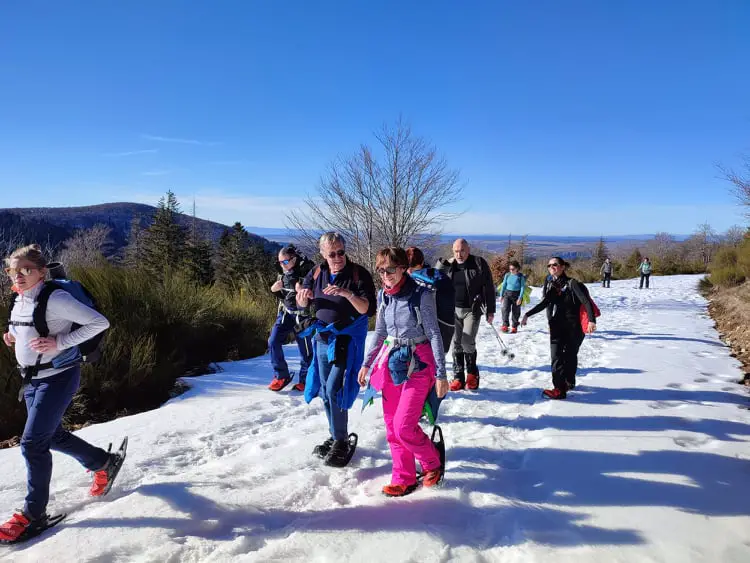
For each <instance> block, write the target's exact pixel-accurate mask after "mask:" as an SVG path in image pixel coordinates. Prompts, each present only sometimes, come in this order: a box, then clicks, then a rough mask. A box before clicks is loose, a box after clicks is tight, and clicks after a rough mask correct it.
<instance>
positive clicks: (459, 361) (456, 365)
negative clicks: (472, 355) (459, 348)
mask: <svg viewBox="0 0 750 563" xmlns="http://www.w3.org/2000/svg"><path fill="white" fill-rule="evenodd" d="M464 373H466V372H465V371H464V353H463V352H453V378H454V379H453V381H455V380H456V379H460V380H461V381H463V379H464ZM461 388H462V389H463V387H461Z"/></svg>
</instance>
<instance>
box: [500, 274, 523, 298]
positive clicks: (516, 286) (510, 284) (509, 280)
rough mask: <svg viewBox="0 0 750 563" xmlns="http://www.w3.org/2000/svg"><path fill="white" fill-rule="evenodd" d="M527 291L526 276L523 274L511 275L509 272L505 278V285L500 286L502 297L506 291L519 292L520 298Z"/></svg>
mask: <svg viewBox="0 0 750 563" xmlns="http://www.w3.org/2000/svg"><path fill="white" fill-rule="evenodd" d="M524 289H526V276H524V275H523V274H511V273H510V272H508V273H507V274H505V277H504V278H503V283H502V285H501V286H500V297H502V296H503V294H504V293H505V292H506V291H518V292H519V296H521V295H523V290H524Z"/></svg>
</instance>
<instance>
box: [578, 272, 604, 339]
mask: <svg viewBox="0 0 750 563" xmlns="http://www.w3.org/2000/svg"><path fill="white" fill-rule="evenodd" d="M578 285H579V286H580V287H581V291H583V292H584V293H585V294H586V297H588V298H589V301H591V308H592V309H593V310H594V317H595V318H594V321H593V322H596V317H600V316H601V314H602V312H601V311H600V310H599V307H597V305H596V303H595V302H594V300H593V299H592V298H591V294H590V293H589V288H588V287H586V285H585V284H582V283H580V282H578ZM578 315H579V317H580V319H581V329H583V333H584V334H586V330H587V329H588V328H589V322H591V319H589V314H588V313H587V312H586V307H585V305H584V304H583V303H581V308H580V310H579V312H578Z"/></svg>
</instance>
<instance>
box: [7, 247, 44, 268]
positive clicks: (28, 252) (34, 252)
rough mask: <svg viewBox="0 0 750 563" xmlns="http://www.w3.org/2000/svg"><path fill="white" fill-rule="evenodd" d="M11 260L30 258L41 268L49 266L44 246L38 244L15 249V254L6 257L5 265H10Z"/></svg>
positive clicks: (30, 260)
mask: <svg viewBox="0 0 750 563" xmlns="http://www.w3.org/2000/svg"><path fill="white" fill-rule="evenodd" d="M11 260H28V261H29V262H31V263H32V264H34V266H36V267H37V268H39V269H40V270H41V269H43V268H46V267H47V259H46V258H45V257H44V254H43V253H42V247H41V246H39V245H38V244H30V245H28V246H22V247H21V248H17V249H16V250H14V251H13V254H11V255H10V256H8V257H7V258H6V259H5V265H6V266H10V262H11Z"/></svg>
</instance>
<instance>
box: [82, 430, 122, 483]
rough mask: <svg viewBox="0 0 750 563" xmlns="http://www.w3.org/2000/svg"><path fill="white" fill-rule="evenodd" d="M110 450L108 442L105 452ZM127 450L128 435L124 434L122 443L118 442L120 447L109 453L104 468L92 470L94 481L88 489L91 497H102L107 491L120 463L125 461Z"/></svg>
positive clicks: (120, 465) (118, 471)
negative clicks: (107, 461)
mask: <svg viewBox="0 0 750 563" xmlns="http://www.w3.org/2000/svg"><path fill="white" fill-rule="evenodd" d="M111 450H112V444H111V443H110V444H109V448H108V449H107V452H110V451H111ZM127 451H128V437H127V436H125V439H124V440H123V441H122V444H120V448H119V449H118V450H117V451H116V452H115V453H113V454H112V453H111V454H110V458H109V463H108V464H107V465H106V466H105V467H104V469H102V470H100V471H95V472H94V482H93V483H91V489H90V491H89V493H90V494H91V496H92V497H103V496H105V495H106V494H107V493H109V491H110V489H111V488H112V485H113V484H114V482H115V479H117V475H118V473H120V469H121V468H122V464H123V463H124V462H125V455H126V454H127Z"/></svg>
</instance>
